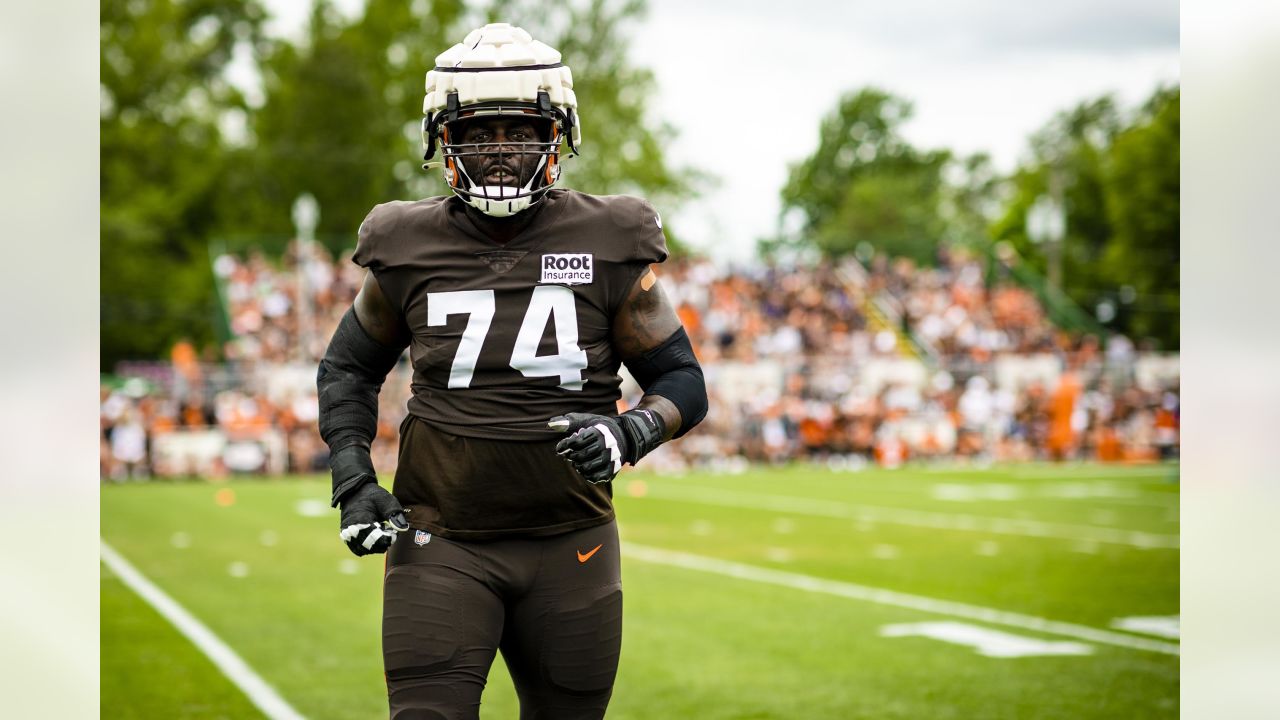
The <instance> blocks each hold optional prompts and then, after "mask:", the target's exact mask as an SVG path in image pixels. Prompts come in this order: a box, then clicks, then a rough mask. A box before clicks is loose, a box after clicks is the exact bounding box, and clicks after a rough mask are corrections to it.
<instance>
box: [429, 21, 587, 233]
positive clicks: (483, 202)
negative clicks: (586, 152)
mask: <svg viewBox="0 0 1280 720" xmlns="http://www.w3.org/2000/svg"><path fill="white" fill-rule="evenodd" d="M422 112H423V114H424V115H425V116H426V117H425V118H423V121H422V148H423V160H430V159H431V158H432V157H433V156H434V155H435V152H436V146H437V144H439V147H440V151H441V160H442V162H439V163H427V164H425V165H423V168H428V167H432V166H433V165H437V164H438V165H441V166H442V167H443V168H444V178H445V182H446V183H448V185H449V188H450V189H451V190H453V192H454V193H455V194H456V195H458V197H461V198H462V199H463V200H465V201H466V202H467V203H469V204H470V205H471V206H472V207H474V208H476V209H477V210H480V211H481V212H483V213H485V214H487V215H492V216H494V217H506V216H509V215H514V214H516V213H518V212H520V211H521V210H524V209H526V208H528V207H529V206H530V205H532V204H533V203H535V202H537V201H538V200H540V199H541V198H542V196H543V195H545V194H546V192H547V191H548V190H550V189H551V187H552V186H553V185H555V183H556V181H557V180H559V179H560V143H561V141H562V140H563V139H565V138H567V139H568V141H569V152H570V154H571V155H576V154H578V143H579V142H581V140H582V130H581V128H580V126H579V124H578V98H577V97H576V96H575V95H574V94H573V75H572V73H570V71H569V68H568V67H566V66H565V65H564V64H562V63H561V62H560V53H559V51H557V50H555V49H554V48H551V47H549V46H547V45H545V44H543V43H541V42H539V41H537V40H534V39H533V37H531V36H530V35H529V33H527V32H525V31H524V30H522V29H521V28H518V27H513V26H511V25H509V24H507V23H492V24H489V25H485V26H484V27H482V28H479V29H477V30H472V31H471V32H470V33H469V34H468V35H467V37H466V39H465V40H463V41H462V42H461V43H458V44H457V45H454V46H453V47H451V48H449V49H448V50H447V51H445V52H443V53H441V54H440V55H439V56H437V57H436V66H435V68H433V69H432V70H431V71H429V72H428V73H427V95H426V99H425V100H423V103H422ZM484 115H514V116H524V117H526V118H527V117H528V116H530V115H533V116H536V117H539V118H541V119H543V120H545V121H546V125H547V126H548V127H549V134H548V135H546V136H544V138H545V141H543V142H503V143H502V144H501V145H496V144H470V145H467V144H462V143H460V142H457V141H458V140H461V139H462V138H461V133H460V132H459V129H458V126H457V125H456V124H455V123H457V122H458V121H459V120H464V119H467V118H474V117H479V116H484ZM511 148H514V150H512V149H511ZM506 153H510V154H512V155H515V154H520V155H538V156H539V158H538V164H537V167H536V169H535V171H534V172H533V176H532V177H531V178H529V180H528V181H527V182H525V183H524V184H523V185H521V186H519V187H508V186H505V185H481V184H478V182H477V181H476V179H473V178H472V177H471V176H470V175H469V173H468V171H467V168H466V167H465V166H464V164H463V162H462V160H463V159H466V158H472V159H484V158H486V157H494V156H496V157H497V158H498V159H499V162H501V160H502V156H503V155H504V154H506ZM482 179H483V178H481V179H480V180H482Z"/></svg>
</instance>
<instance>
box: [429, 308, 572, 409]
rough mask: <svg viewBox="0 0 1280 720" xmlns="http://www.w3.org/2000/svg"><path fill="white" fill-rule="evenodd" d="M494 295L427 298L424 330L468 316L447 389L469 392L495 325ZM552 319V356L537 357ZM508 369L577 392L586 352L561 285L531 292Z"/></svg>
mask: <svg viewBox="0 0 1280 720" xmlns="http://www.w3.org/2000/svg"><path fill="white" fill-rule="evenodd" d="M493 313H494V294H493V291H492V290H455V291H452V292H438V293H428V294H427V325H431V326H435V325H444V324H446V323H447V322H448V318H449V316H450V315H467V316H468V317H467V326H466V328H465V329H463V331H462V340H461V342H459V343H458V352H457V354H456V355H454V357H453V366H452V367H451V368H450V369H449V389H451V390H452V389H455V388H466V387H471V379H472V377H473V376H474V375H475V370H476V363H477V362H479V360H480V348H481V346H483V345H484V340H485V337H486V336H488V334H489V326H490V324H491V323H492V322H493ZM551 318H555V327H556V354H554V355H538V343H539V342H541V341H542V333H543V331H544V330H546V328H547V320H549V319H551ZM511 367H513V368H515V369H516V370H519V371H520V373H521V374H522V375H524V376H525V377H529V378H536V377H558V378H560V387H562V388H564V389H566V390H581V389H582V385H583V378H582V371H583V370H586V369H587V353H586V351H585V350H583V349H582V348H580V347H578V310H577V305H576V303H575V302H574V299H573V291H572V290H570V289H569V288H567V287H564V286H562V285H539V286H538V287H535V288H534V289H533V297H531V298H530V299H529V308H528V309H527V310H525V314H524V320H523V321H521V323H520V331H519V332H518V333H517V334H516V344H515V348H513V349H512V351H511Z"/></svg>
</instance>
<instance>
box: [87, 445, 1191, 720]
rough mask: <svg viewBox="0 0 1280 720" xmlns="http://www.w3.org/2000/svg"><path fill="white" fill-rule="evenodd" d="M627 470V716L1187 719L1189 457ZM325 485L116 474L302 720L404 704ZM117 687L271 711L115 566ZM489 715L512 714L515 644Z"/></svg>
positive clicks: (206, 616) (129, 709) (159, 571)
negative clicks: (1181, 636)
mask: <svg viewBox="0 0 1280 720" xmlns="http://www.w3.org/2000/svg"><path fill="white" fill-rule="evenodd" d="M615 485H616V493H617V495H618V497H617V508H618V517H619V525H620V527H621V533H622V538H623V542H624V548H623V555H624V562H623V574H624V582H625V593H626V611H625V612H626V614H625V626H626V635H625V638H624V646H623V657H622V667H621V670H620V672H619V677H618V683H617V686H616V690H615V692H614V696H613V702H612V704H611V706H610V712H609V717H610V718H636V719H639V718H643V719H646V720H653V719H665V718H699V719H711V718H744V719H745V718H751V719H756V720H760V719H765V718H788V719H789V718H797V719H804V720H809V719H817V718H966V719H968V718H1018V719H1020V720H1022V719H1026V718H1064V719H1065V718H1072V719H1080V718H1125V719H1133V718H1175V717H1177V716H1178V655H1177V652H1178V649H1177V648H1178V645H1177V643H1178V641H1177V624H1176V617H1177V615H1178V613H1179V608H1178V527H1179V526H1178V483H1177V467H1176V466H1159V467H1152V466H1147V467H1134V468H1122V467H1103V466H1097V465H1076V466H1050V465H1027V466H1010V467H1003V468H994V469H985V470H967V469H942V468H914V469H913V468H906V469H900V470H897V471H882V470H867V471H863V472H858V473H842V472H832V471H829V470H826V469H822V468H814V467H802V466H796V467H791V468H785V469H769V470H755V471H751V472H749V473H747V474H744V475H736V476H724V475H720V476H717V475H704V474H697V475H689V476H685V477H655V476H651V475H646V474H643V473H639V472H636V473H630V474H627V475H626V476H624V477H622V478H619V480H618V481H617V482H616V483H615ZM228 490H229V491H230V492H228ZM327 497H328V481H327V480H326V479H322V478H303V479H290V480H256V481H255V480H246V481H238V482H232V483H228V484H220V485H213V484H179V485H170V484H153V485H128V486H119V487H117V486H109V487H104V488H103V490H102V533H103V539H104V540H105V541H106V542H107V543H108V544H109V545H110V546H111V547H112V548H114V549H115V550H116V551H118V552H119V554H120V555H121V556H123V557H124V558H125V559H127V560H128V562H129V563H131V564H132V565H133V566H134V567H135V568H137V569H138V570H139V571H141V573H143V574H144V575H145V576H147V577H148V578H150V579H151V581H153V582H154V583H155V584H156V585H158V586H159V587H160V588H162V589H163V590H164V591H165V592H166V593H168V594H169V595H170V596H171V597H172V598H173V599H175V600H176V601H177V602H178V603H180V604H181V605H182V606H184V607H185V608H186V609H187V610H188V611H190V613H191V614H192V615H194V616H195V617H196V618H198V619H199V620H200V621H202V622H203V623H204V624H205V625H206V626H207V627H208V628H209V629H210V630H212V631H213V633H215V634H216V635H217V636H218V637H220V638H221V639H222V640H223V641H225V642H226V644H227V645H229V646H230V647H231V648H233V649H234V650H235V652H236V653H237V654H238V655H239V656H240V657H241V658H243V659H244V660H245V662H246V663H248V665H249V666H251V667H252V668H253V669H254V670H256V671H257V673H258V674H259V675H261V676H262V677H263V678H264V679H265V680H266V681H267V683H269V684H270V685H271V686H273V687H274V688H275V689H276V690H277V691H278V692H279V693H280V695H281V696H283V698H285V699H286V700H287V701H288V703H290V704H291V705H292V706H293V707H294V708H296V709H297V711H298V712H299V713H301V714H302V715H303V716H305V717H308V718H316V719H319V718H342V719H351V718H376V717H386V704H385V696H384V686H383V680H382V668H381V654H380V649H379V642H380V638H379V627H380V619H379V614H380V594H379V593H380V585H379V583H380V581H381V571H382V562H381V560H380V559H377V558H364V559H356V558H354V557H352V556H350V555H349V553H348V552H347V550H346V548H345V547H343V546H342V544H341V543H340V541H339V540H338V538H337V522H338V521H337V513H336V512H335V511H331V510H328V509H327V503H326V499H327ZM1125 618H1148V619H1149V620H1145V621H1144V620H1138V621H1132V620H1130V621H1125V620H1124V619H1125ZM1126 622H1128V623H1145V625H1141V626H1139V625H1137V624H1126ZM1135 627H1136V628H1139V629H1133V628H1135ZM1125 628H1129V629H1125ZM101 688H102V690H101V693H102V694H101V697H102V700H101V703H102V705H101V707H102V717H104V718H255V717H262V715H261V714H260V713H259V712H258V711H257V710H256V709H255V708H254V706H253V705H252V704H251V703H250V702H249V701H248V700H247V699H246V698H245V696H244V695H243V694H242V693H241V692H240V691H239V690H238V689H237V687H236V686H235V685H233V684H232V683H231V682H230V681H229V680H228V679H227V678H226V677H224V676H223V675H222V674H221V673H220V672H219V671H218V670H217V669H216V667H215V666H214V665H213V664H212V663H211V662H210V661H209V660H208V659H207V658H206V657H204V656H203V655H202V654H201V653H200V652H199V651H198V650H197V649H196V648H195V646H193V645H192V644H191V643H190V642H189V641H188V640H187V639H185V638H184V637H183V636H182V635H181V634H179V633H178V632H177V631H176V630H175V629H174V628H173V627H172V626H170V625H169V623H168V622H166V621H165V620H164V619H163V618H162V617H161V616H160V615H159V614H158V613H157V612H156V611H155V610H154V609H152V608H151V607H150V606H148V605H147V604H146V603H145V602H143V601H142V599H141V598H139V597H138V596H137V595H135V594H134V593H133V592H132V591H131V590H130V589H129V588H128V587H126V586H125V585H124V584H123V583H122V582H121V580H120V578H119V577H117V576H116V575H115V574H114V573H113V572H111V571H110V570H109V569H108V568H107V567H106V566H105V565H104V566H103V573H102V682H101ZM481 715H482V717H484V718H486V719H497V718H514V717H516V702H515V693H514V691H513V690H512V688H511V682H510V679H509V678H508V677H507V675H506V671H505V668H504V667H503V665H502V663H501V662H496V663H495V664H494V669H493V672H492V673H491V675H490V679H489V686H488V689H487V690H486V692H485V698H484V706H483V709H482V713H481Z"/></svg>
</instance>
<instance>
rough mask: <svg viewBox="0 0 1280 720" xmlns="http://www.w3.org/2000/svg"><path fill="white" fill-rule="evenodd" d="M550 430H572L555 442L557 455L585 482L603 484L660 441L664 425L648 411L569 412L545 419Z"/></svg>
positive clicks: (638, 459)
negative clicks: (599, 413)
mask: <svg viewBox="0 0 1280 720" xmlns="http://www.w3.org/2000/svg"><path fill="white" fill-rule="evenodd" d="M547 427H549V428H551V429H552V430H561V431H563V432H568V433H572V434H571V435H570V436H569V437H567V438H565V439H563V440H561V441H560V442H559V443H558V444H557V445H556V452H557V453H559V454H560V456H561V457H563V458H564V459H565V460H566V461H568V463H569V464H570V465H572V466H573V468H574V469H575V470H577V471H578V473H579V474H581V475H582V477H584V478H586V479H587V481H588V482H593V483H603V482H609V481H610V480H612V479H613V477H614V476H615V475H617V474H618V471H620V470H622V463H624V462H625V463H627V464H629V465H635V464H636V463H637V462H639V461H640V458H642V457H644V456H645V455H648V454H649V452H650V451H651V450H653V449H654V448H656V447H658V446H659V445H661V444H662V436H663V434H664V433H665V432H666V424H665V423H664V422H663V421H662V418H661V417H659V416H658V415H657V414H656V413H653V412H650V411H649V410H644V409H639V410H628V411H627V412H624V413H622V414H621V415H616V416H614V415H593V414H591V413H569V414H567V415H558V416H556V417H553V418H551V420H549V421H548V422H547Z"/></svg>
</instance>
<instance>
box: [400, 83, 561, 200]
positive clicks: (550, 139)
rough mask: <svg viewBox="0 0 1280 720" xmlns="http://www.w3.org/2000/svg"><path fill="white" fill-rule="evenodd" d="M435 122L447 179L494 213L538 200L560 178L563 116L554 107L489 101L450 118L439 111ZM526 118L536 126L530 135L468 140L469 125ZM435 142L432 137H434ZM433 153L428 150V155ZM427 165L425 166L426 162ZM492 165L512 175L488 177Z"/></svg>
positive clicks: (461, 194) (463, 195)
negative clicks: (545, 108) (523, 138)
mask: <svg viewBox="0 0 1280 720" xmlns="http://www.w3.org/2000/svg"><path fill="white" fill-rule="evenodd" d="M441 115H442V116H444V117H440V118H439V119H438V121H437V123H436V125H437V126H436V128H434V129H435V131H436V134H437V136H438V138H439V142H440V151H441V156H442V159H443V166H444V177H445V182H446V183H448V185H449V188H450V189H451V190H453V192H454V193H455V194H456V195H458V196H459V197H461V198H462V199H463V200H465V201H466V202H467V203H468V204H470V205H471V206H472V207H474V208H476V209H477V210H480V211H481V212H483V213H485V214H486V215H491V216H493V217H508V216H511V215H514V214H516V213H518V212H520V211H522V210H525V209H526V208H528V207H529V206H531V205H533V204H534V203H536V202H538V200H540V199H542V197H543V196H544V195H545V194H546V193H547V191H548V190H550V189H551V187H552V186H553V185H555V183H556V181H557V180H558V179H559V178H560V143H561V140H562V138H563V137H564V134H563V133H562V132H561V127H562V122H561V121H560V118H558V117H556V116H555V112H554V110H552V111H550V112H547V111H542V112H540V111H539V108H538V107H537V105H536V104H532V103H511V102H503V103H486V104H484V105H481V106H473V107H469V108H467V109H466V111H464V112H462V113H457V114H456V115H454V116H453V117H456V119H449V117H450V114H449V113H441ZM491 119H502V120H506V121H508V124H507V125H504V126H503V128H504V130H508V129H509V128H510V127H511V123H513V122H527V123H528V124H529V125H531V126H533V128H534V130H535V133H536V138H535V139H534V140H532V141H520V140H511V139H509V138H505V137H504V138H503V139H502V140H501V141H499V140H498V139H496V138H485V139H484V141H482V142H465V140H467V139H468V138H467V132H468V129H469V128H472V127H475V126H478V125H481V124H483V123H485V121H486V120H491ZM432 144H434V143H432ZM428 156H429V155H428ZM424 167H425V166H424ZM494 168H501V169H503V170H505V171H506V173H509V178H510V179H505V178H494V177H490V176H489V175H488V173H490V171H492V170H493V169H494Z"/></svg>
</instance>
